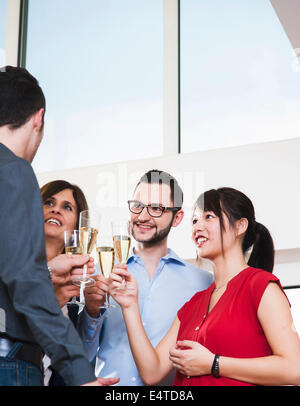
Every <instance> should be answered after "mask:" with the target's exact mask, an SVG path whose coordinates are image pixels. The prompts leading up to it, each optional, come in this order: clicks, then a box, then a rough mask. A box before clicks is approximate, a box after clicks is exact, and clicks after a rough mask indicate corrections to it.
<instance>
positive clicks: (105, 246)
mask: <svg viewBox="0 0 300 406" xmlns="http://www.w3.org/2000/svg"><path fill="white" fill-rule="evenodd" d="M96 250H97V253H98V258H99V266H100V270H101V273H102V275H103V276H104V277H105V278H108V277H109V274H110V273H111V271H112V269H113V266H114V262H115V250H114V247H113V241H112V237H111V236H110V237H108V236H103V237H100V239H99V246H98V247H97V248H96ZM113 307H116V306H115V305H113V304H110V303H109V296H108V293H107V292H106V293H105V302H104V303H103V305H102V306H100V308H102V309H110V308H113Z"/></svg>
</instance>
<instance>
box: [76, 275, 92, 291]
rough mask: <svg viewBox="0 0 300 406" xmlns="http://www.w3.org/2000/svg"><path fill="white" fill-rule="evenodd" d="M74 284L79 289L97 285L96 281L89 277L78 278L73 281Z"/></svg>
mask: <svg viewBox="0 0 300 406" xmlns="http://www.w3.org/2000/svg"><path fill="white" fill-rule="evenodd" d="M72 283H73V285H75V286H79V287H85V288H86V287H90V286H94V285H96V281H95V280H94V279H92V278H89V277H88V276H77V277H76V278H73V279H72Z"/></svg>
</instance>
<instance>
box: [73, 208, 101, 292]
mask: <svg viewBox="0 0 300 406" xmlns="http://www.w3.org/2000/svg"><path fill="white" fill-rule="evenodd" d="M99 223H100V216H99V214H98V213H97V212H93V211H91V210H84V211H82V212H80V214H79V234H80V244H81V250H82V254H83V255H90V254H91V253H92V251H93V249H94V247H95V244H96V241H97V235H98V228H99ZM73 283H74V285H76V286H80V287H83V286H84V287H86V286H93V285H95V283H96V282H95V281H94V279H92V278H90V277H88V276H87V264H85V265H84V266H83V275H82V276H78V277H76V278H74V280H73Z"/></svg>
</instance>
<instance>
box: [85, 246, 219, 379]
mask: <svg viewBox="0 0 300 406" xmlns="http://www.w3.org/2000/svg"><path fill="white" fill-rule="evenodd" d="M127 267H128V271H129V272H130V273H131V274H132V275H133V276H134V277H135V278H136V280H137V283H138V301H139V308H140V312H141V318H142V322H143V325H144V328H145V331H146V333H147V335H148V338H149V340H150V341H151V343H152V345H153V346H154V347H156V346H157V344H158V343H159V342H160V341H161V339H162V338H163V337H164V336H165V334H166V333H167V332H168V330H169V328H170V327H171V325H172V323H173V320H174V318H175V317H176V314H177V311H178V310H179V309H180V308H181V307H182V306H183V304H184V303H185V302H187V301H188V300H189V299H190V298H191V297H192V296H193V295H194V294H195V293H196V292H198V291H201V290H204V289H207V288H208V286H209V285H210V284H211V283H212V281H213V275H212V274H211V273H210V272H207V271H203V270H201V269H199V268H196V267H194V266H193V265H191V264H190V263H188V262H185V261H183V260H181V259H180V258H179V257H178V256H177V255H176V254H175V252H173V251H172V250H170V249H169V250H168V254H167V255H166V256H164V257H162V258H161V259H160V261H159V264H158V267H157V270H156V272H155V275H154V276H153V278H152V280H149V277H148V274H147V271H146V269H145V266H144V264H143V262H142V260H141V258H140V256H139V255H136V254H134V252H133V251H132V252H131V255H130V257H129V259H128V261H127ZM110 302H111V303H113V304H115V305H116V307H115V308H113V309H107V310H105V311H104V314H102V316H101V317H99V318H98V319H94V318H91V317H90V316H89V315H88V313H87V311H86V309H85V308H84V309H83V311H82V312H81V313H80V315H79V319H78V331H79V333H80V335H81V337H82V339H83V343H84V347H85V350H86V353H87V355H88V357H89V359H90V360H91V361H92V360H93V359H94V357H95V355H96V365H95V373H96V376H98V377H100V376H101V377H102V378H108V377H118V378H120V382H119V384H118V385H123V386H128V385H130V386H132V385H139V386H141V385H144V383H143V381H142V380H141V378H140V376H139V373H138V370H137V367H136V365H135V362H134V359H133V356H132V354H131V349H130V345H129V341H128V336H127V331H126V326H125V323H124V320H123V316H122V310H121V307H120V306H119V305H118V304H117V303H116V302H115V301H114V300H113V298H111V297H110ZM172 383H173V375H172V374H171V376H169V377H168V378H167V379H166V380H164V382H163V383H162V384H164V385H172Z"/></svg>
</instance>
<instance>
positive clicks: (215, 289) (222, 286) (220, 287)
mask: <svg viewBox="0 0 300 406" xmlns="http://www.w3.org/2000/svg"><path fill="white" fill-rule="evenodd" d="M227 283H228V282H226V283H224V285H221V286H219V287H218V288H217V287H216V288H214V291H215V292H218V290H220V289H222V288H224V286H226V285H227Z"/></svg>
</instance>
